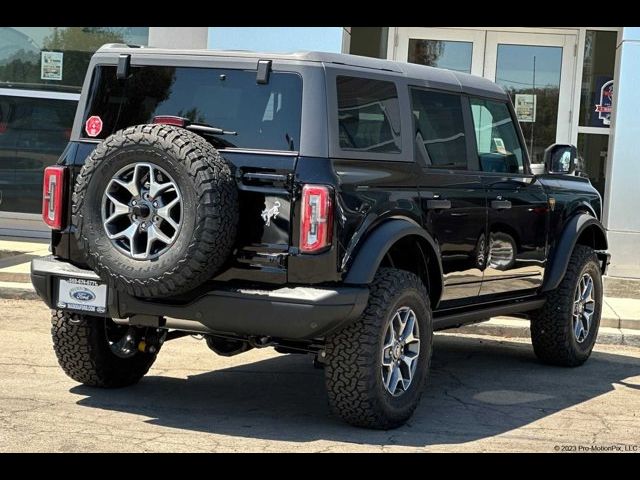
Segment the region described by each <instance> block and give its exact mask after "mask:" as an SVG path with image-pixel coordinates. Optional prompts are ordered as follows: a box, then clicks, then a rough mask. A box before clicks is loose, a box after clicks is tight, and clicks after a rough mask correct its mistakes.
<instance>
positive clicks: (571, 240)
mask: <svg viewBox="0 0 640 480" xmlns="http://www.w3.org/2000/svg"><path fill="white" fill-rule="evenodd" d="M589 228H595V229H597V231H599V232H600V234H601V235H602V238H604V248H602V250H606V249H607V233H606V231H605V229H604V227H603V226H602V224H601V223H600V222H599V221H598V219H597V218H595V217H592V216H591V215H589V214H587V213H579V214H577V215H575V216H574V217H572V218H571V219H570V220H569V221H568V222H567V224H566V226H565V227H564V230H563V231H562V235H561V236H560V240H559V241H558V243H557V244H556V247H555V248H554V250H553V253H552V255H551V258H550V266H549V267H548V268H547V275H546V277H545V281H544V284H543V287H542V291H543V292H548V291H549V290H553V289H555V288H558V285H560V282H561V281H562V279H563V277H564V274H565V272H566V271H567V267H568V266H569V259H570V258H571V253H572V252H573V249H574V248H575V246H576V243H577V242H578V238H580V235H582V233H583V232H585V231H586V230H587V229H589Z"/></svg>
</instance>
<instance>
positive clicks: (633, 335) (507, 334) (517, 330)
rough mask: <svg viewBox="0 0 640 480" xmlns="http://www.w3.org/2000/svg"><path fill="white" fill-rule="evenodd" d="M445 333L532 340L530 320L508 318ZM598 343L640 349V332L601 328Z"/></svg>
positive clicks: (499, 318)
mask: <svg viewBox="0 0 640 480" xmlns="http://www.w3.org/2000/svg"><path fill="white" fill-rule="evenodd" d="M444 332H445V333H456V334H462V335H487V336H492V337H504V338H531V334H530V331H529V321H528V320H519V319H513V318H506V317H497V318H494V319H491V320H489V321H488V322H483V323H477V324H474V325H467V326H465V327H461V328H453V329H450V330H444ZM597 343H599V344H607V345H628V346H633V347H640V330H632V329H629V328H612V327H600V329H599V331H598V342H597Z"/></svg>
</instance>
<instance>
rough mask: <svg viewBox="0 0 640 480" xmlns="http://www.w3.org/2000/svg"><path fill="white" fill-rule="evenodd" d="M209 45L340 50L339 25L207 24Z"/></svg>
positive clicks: (228, 47)
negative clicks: (241, 25) (243, 25)
mask: <svg viewBox="0 0 640 480" xmlns="http://www.w3.org/2000/svg"><path fill="white" fill-rule="evenodd" d="M209 48H214V49H222V50H257V51H262V52H282V53H287V52H297V51H301V50H318V51H323V52H335V53H340V50H341V48H342V27H209Z"/></svg>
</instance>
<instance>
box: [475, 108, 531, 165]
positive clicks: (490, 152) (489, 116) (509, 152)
mask: <svg viewBox="0 0 640 480" xmlns="http://www.w3.org/2000/svg"><path fill="white" fill-rule="evenodd" d="M470 102H471V113H472V115H473V124H474V129H475V132H476V145H477V147H478V158H479V160H480V168H481V169H482V170H483V171H485V172H496V173H515V174H522V173H525V172H524V160H523V151H522V145H521V143H520V139H519V138H518V133H517V131H516V126H515V124H514V122H513V118H511V114H510V113H509V108H508V107H507V104H506V103H503V102H497V101H494V100H485V99H480V98H471V99H470Z"/></svg>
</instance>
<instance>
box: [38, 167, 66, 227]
mask: <svg viewBox="0 0 640 480" xmlns="http://www.w3.org/2000/svg"><path fill="white" fill-rule="evenodd" d="M66 171H67V169H66V168H65V167H61V166H59V165H55V166H53V167H47V168H45V170H44V181H43V182H42V219H43V220H44V223H46V224H47V225H49V227H51V228H52V229H54V230H60V229H62V207H63V205H64V198H63V197H64V180H65V176H66Z"/></svg>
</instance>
